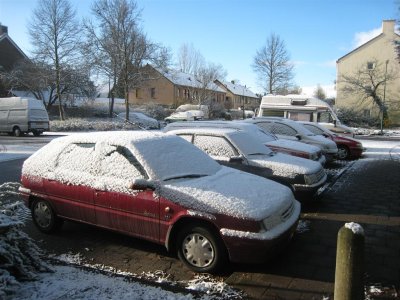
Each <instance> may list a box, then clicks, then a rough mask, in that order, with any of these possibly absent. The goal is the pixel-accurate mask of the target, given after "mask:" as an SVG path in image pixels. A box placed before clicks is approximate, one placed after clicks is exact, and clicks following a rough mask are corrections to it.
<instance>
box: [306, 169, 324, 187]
mask: <svg viewBox="0 0 400 300" xmlns="http://www.w3.org/2000/svg"><path fill="white" fill-rule="evenodd" d="M324 176H325V170H324V169H321V170H319V171H318V172H317V173H314V174H309V175H304V181H305V183H306V184H307V185H312V184H314V183H317V182H318V181H320V180H321V179H322V178H323V177H324Z"/></svg>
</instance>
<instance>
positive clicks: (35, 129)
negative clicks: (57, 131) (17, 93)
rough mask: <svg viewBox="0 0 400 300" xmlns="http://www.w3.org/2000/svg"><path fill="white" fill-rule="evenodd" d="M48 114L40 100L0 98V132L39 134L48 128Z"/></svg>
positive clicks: (16, 134)
mask: <svg viewBox="0 0 400 300" xmlns="http://www.w3.org/2000/svg"><path fill="white" fill-rule="evenodd" d="M49 128H50V127H49V115H48V114H47V111H46V108H45V107H44V104H43V101H42V100H37V99H34V98H29V97H9V98H0V132H6V133H8V134H10V135H14V136H21V135H23V134H24V133H28V132H32V133H33V135H35V136H39V135H41V134H42V133H43V132H44V131H48V130H49Z"/></svg>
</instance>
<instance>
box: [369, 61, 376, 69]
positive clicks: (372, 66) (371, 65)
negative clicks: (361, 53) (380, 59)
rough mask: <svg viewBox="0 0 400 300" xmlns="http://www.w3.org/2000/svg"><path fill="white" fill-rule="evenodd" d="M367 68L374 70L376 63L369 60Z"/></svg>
mask: <svg viewBox="0 0 400 300" xmlns="http://www.w3.org/2000/svg"><path fill="white" fill-rule="evenodd" d="M367 69H368V70H373V69H375V63H373V62H371V61H369V62H367Z"/></svg>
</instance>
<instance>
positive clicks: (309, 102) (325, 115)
mask: <svg viewBox="0 0 400 300" xmlns="http://www.w3.org/2000/svg"><path fill="white" fill-rule="evenodd" d="M257 116H258V117H280V118H286V119H291V120H294V121H307V122H316V123H319V124H321V125H322V126H324V127H326V128H327V129H329V130H331V131H333V132H335V133H338V134H347V135H351V136H354V130H353V129H351V128H350V127H347V126H345V125H343V124H342V123H341V122H340V120H339V118H338V117H337V115H336V114H335V112H334V111H333V110H332V108H331V107H330V106H329V105H328V103H326V102H324V101H322V100H319V99H317V98H313V97H307V96H304V95H287V96H280V95H267V96H264V97H263V98H262V100H261V104H260V109H259V111H258V114H257Z"/></svg>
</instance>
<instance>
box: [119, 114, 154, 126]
mask: <svg viewBox="0 0 400 300" xmlns="http://www.w3.org/2000/svg"><path fill="white" fill-rule="evenodd" d="M117 117H118V119H120V120H126V113H125V112H122V113H119V114H118V116H117ZM126 121H127V122H130V123H133V124H136V125H138V126H139V127H140V128H142V129H159V128H160V122H158V121H157V120H156V119H154V118H151V117H149V116H147V115H145V114H144V113H141V112H137V111H132V112H129V120H126Z"/></svg>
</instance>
